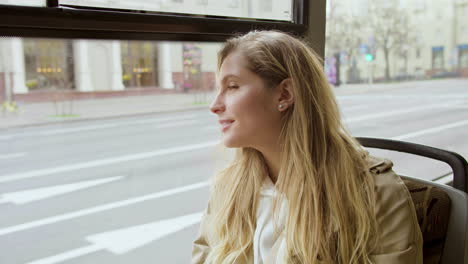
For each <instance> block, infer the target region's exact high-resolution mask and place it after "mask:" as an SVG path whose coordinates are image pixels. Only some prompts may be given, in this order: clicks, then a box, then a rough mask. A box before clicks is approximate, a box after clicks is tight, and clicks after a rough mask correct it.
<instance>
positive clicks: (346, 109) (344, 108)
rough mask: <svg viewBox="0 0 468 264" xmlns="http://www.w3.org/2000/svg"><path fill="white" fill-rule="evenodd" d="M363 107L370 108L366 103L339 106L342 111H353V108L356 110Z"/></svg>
mask: <svg viewBox="0 0 468 264" xmlns="http://www.w3.org/2000/svg"><path fill="white" fill-rule="evenodd" d="M363 108H370V107H369V106H368V105H355V106H348V107H341V109H343V111H353V110H358V109H363Z"/></svg>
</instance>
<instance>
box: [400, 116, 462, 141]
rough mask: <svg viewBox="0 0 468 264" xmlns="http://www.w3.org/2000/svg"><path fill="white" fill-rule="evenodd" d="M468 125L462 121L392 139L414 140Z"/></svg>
mask: <svg viewBox="0 0 468 264" xmlns="http://www.w3.org/2000/svg"><path fill="white" fill-rule="evenodd" d="M466 125H468V120H462V121H459V122H455V123H450V124H445V125H442V126H437V127H432V128H428V129H423V130H419V131H416V132H412V133H408V134H404V135H400V136H396V137H392V139H394V140H404V139H409V138H414V137H417V136H421V135H427V134H432V133H436V132H440V131H443V130H446V129H450V128H455V127H460V126H466Z"/></svg>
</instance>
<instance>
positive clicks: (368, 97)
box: [336, 93, 468, 100]
mask: <svg viewBox="0 0 468 264" xmlns="http://www.w3.org/2000/svg"><path fill="white" fill-rule="evenodd" d="M336 98H337V99H339V100H343V99H359V100H376V99H378V100H395V99H417V100H434V99H435V100H440V99H465V98H468V94H467V93H451V94H433V95H423V94H419V93H418V94H361V95H339V96H337V97H336Z"/></svg>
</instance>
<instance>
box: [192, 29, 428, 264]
mask: <svg viewBox="0 0 468 264" xmlns="http://www.w3.org/2000/svg"><path fill="white" fill-rule="evenodd" d="M217 85H218V87H219V90H218V94H217V97H216V98H215V100H214V101H213V103H212V105H211V106H210V108H211V111H212V112H213V113H215V114H216V115H217V116H218V118H219V123H220V126H221V130H222V134H223V143H224V145H225V146H226V147H228V148H236V149H237V152H236V156H235V159H234V160H233V161H232V163H231V164H230V165H229V166H228V167H227V168H226V169H224V170H223V171H222V172H220V173H219V174H218V175H216V177H215V179H214V182H213V185H212V188H211V196H210V202H209V204H208V209H207V211H206V213H205V215H204V217H203V219H202V222H201V226H200V235H199V237H198V238H197V239H196V240H195V242H194V246H193V253H192V263H213V264H228V263H229V264H232V263H239V264H246V263H254V264H272V263H304V264H311V263H343V264H348V263H359V264H361V263H408V264H409V263H411V264H414V263H422V236H421V232H420V230H419V226H418V223H417V219H416V215H415V210H414V205H413V204H412V201H411V197H410V195H409V192H408V190H407V189H406V188H405V185H404V184H403V182H402V181H401V179H400V178H399V177H398V176H397V175H396V174H395V173H394V172H393V171H392V170H391V166H392V164H391V162H389V161H385V160H380V159H377V158H373V157H370V156H368V155H367V152H365V151H364V150H363V148H362V147H361V146H360V145H359V143H358V142H357V141H356V140H355V139H354V138H353V137H352V136H351V135H350V134H349V133H348V132H347V130H346V129H345V128H344V126H343V124H342V122H341V119H340V114H339V110H338V106H337V104H336V100H335V97H334V95H333V92H332V90H331V88H330V86H329V85H328V83H327V80H326V78H325V76H324V73H323V70H322V65H321V61H320V59H319V58H318V56H317V55H316V54H315V53H314V52H313V51H312V50H311V49H310V48H309V47H308V46H307V45H306V44H305V43H304V42H302V41H301V40H298V39H296V38H294V37H292V36H290V35H288V34H285V33H281V32H276V31H253V32H250V33H248V34H245V35H243V36H240V37H235V38H232V39H230V40H228V41H227V42H226V43H225V45H224V47H223V48H222V50H221V51H220V52H219V54H218V73H217Z"/></svg>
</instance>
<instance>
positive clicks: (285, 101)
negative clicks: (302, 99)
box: [278, 78, 295, 111]
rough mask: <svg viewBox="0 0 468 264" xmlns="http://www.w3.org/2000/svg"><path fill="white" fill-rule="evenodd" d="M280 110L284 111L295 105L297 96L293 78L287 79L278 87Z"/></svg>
mask: <svg viewBox="0 0 468 264" xmlns="http://www.w3.org/2000/svg"><path fill="white" fill-rule="evenodd" d="M278 91H279V99H278V110H279V111H284V110H286V109H288V108H289V107H290V106H292V105H293V104H294V101H295V96H294V90H293V83H292V80H291V78H286V79H284V80H283V81H281V83H280V84H279V85H278Z"/></svg>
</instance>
